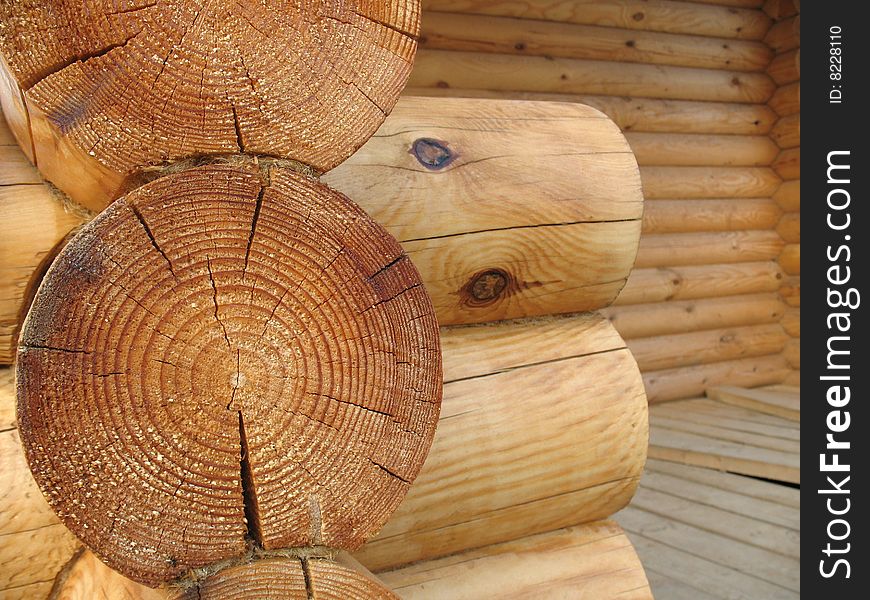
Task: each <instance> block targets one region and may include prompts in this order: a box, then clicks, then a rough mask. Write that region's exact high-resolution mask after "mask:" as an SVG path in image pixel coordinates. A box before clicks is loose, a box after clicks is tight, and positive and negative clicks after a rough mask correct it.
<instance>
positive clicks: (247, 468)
mask: <svg viewBox="0 0 870 600" xmlns="http://www.w3.org/2000/svg"><path fill="white" fill-rule="evenodd" d="M239 448H240V450H241V454H240V458H239V467H240V471H241V480H242V500H243V502H244V505H245V506H244V508H245V522H246V523H247V524H248V537H249V538H250V539H251V541H252V542H254V544H256V545H257V546H258V547H260V548H262V547H263V530H262V528H261V525H260V505H259V503H258V502H257V489H256V487H255V485H254V472H253V470H252V468H251V453H250V448H249V447H248V434H247V432H246V431H245V418H244V416H242V411H239Z"/></svg>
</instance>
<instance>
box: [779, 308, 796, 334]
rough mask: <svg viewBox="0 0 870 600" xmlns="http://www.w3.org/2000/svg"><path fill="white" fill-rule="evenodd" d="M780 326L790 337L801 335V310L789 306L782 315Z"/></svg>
mask: <svg viewBox="0 0 870 600" xmlns="http://www.w3.org/2000/svg"><path fill="white" fill-rule="evenodd" d="M781 323H782V328H783V329H785V332H786V333H787V334H789V335H790V336H791V337H795V338H799V337H800V336H801V310H800V309H799V308H789V309H788V310H786V311H785V312H784V313H783V315H782V321H781Z"/></svg>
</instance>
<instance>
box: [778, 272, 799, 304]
mask: <svg viewBox="0 0 870 600" xmlns="http://www.w3.org/2000/svg"><path fill="white" fill-rule="evenodd" d="M779 295H780V296H782V299H783V301H784V302H785V303H786V304H787V305H788V306H792V307H800V305H801V277H800V275H791V276H787V277H784V278H783V280H782V285H781V286H780V288H779Z"/></svg>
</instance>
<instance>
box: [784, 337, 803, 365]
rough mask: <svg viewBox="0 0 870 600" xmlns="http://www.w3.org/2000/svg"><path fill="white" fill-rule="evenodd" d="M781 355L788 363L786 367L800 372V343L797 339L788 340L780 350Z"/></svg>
mask: <svg viewBox="0 0 870 600" xmlns="http://www.w3.org/2000/svg"><path fill="white" fill-rule="evenodd" d="M782 355H783V356H784V357H785V360H787V361H788V366H790V367H791V368H792V369H795V370H798V371H800V370H801V341H800V340H799V339H792V340H789V342H788V343H787V344H786V345H785V348H783V350H782Z"/></svg>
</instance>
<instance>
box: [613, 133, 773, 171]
mask: <svg viewBox="0 0 870 600" xmlns="http://www.w3.org/2000/svg"><path fill="white" fill-rule="evenodd" d="M777 125H778V124H777ZM625 137H626V139H627V140H628V143H629V144H630V145H631V149H632V150H633V151H634V153H635V155H636V156H637V162H638V164H639V165H642V166H647V165H650V166H656V165H664V166H673V165H680V166H693V165H694V166H723V167H730V166H748V167H759V166H767V165H769V164H770V163H771V162H772V161H773V159H774V158H776V155H777V154H779V148H778V147H777V145H776V144H775V143H774V142H773V141H771V139H770V138H769V137H767V136H761V135H759V136H748V135H697V134H677V133H627V134H626V136H625Z"/></svg>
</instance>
